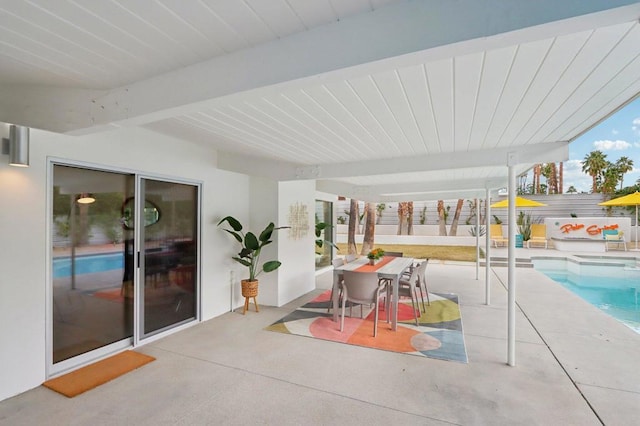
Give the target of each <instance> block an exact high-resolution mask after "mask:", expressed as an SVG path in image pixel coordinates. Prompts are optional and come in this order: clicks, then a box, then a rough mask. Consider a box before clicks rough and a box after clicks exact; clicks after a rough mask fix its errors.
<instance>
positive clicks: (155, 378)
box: [0, 250, 640, 425]
mask: <svg viewBox="0 0 640 426" xmlns="http://www.w3.org/2000/svg"><path fill="white" fill-rule="evenodd" d="M505 252H506V251H505ZM524 252H526V253H528V254H531V253H536V252H537V251H535V250H528V251H527V250H524V251H523V253H524ZM541 252H543V253H544V254H545V255H549V254H550V253H552V252H555V251H554V250H542V251H541ZM523 253H520V252H519V253H518V256H519V257H520V256H525V255H527V254H526V253H524V254H523ZM555 253H557V252H555ZM492 255H493V256H499V255H500V251H499V250H494V252H493V253H492ZM618 255H619V253H618ZM427 272H428V275H427V276H428V279H429V287H430V291H431V292H436V293H438V292H451V293H457V294H458V295H459V296H460V302H461V310H462V320H463V326H464V334H465V342H466V346H467V351H468V355H469V363H468V364H462V363H457V362H448V361H441V360H436V359H429V358H423V357H415V356H409V355H401V354H396V353H392V352H385V351H379V350H374V349H367V348H362V347H358V346H351V345H346V344H339V343H334V342H327V341H322V340H317V339H311V338H305V337H300V336H294V335H286V334H280V333H274V332H269V331H264V330H263V329H264V327H266V326H267V325H269V324H271V323H273V322H274V321H276V320H278V319H279V318H281V317H283V316H284V315H286V314H287V313H289V312H290V311H292V310H293V309H295V308H296V307H298V306H299V305H302V304H303V303H305V302H307V301H308V300H310V299H311V298H313V297H314V296H315V295H316V294H318V293H319V292H321V291H322V289H325V288H329V287H330V283H331V273H330V272H329V273H325V274H322V275H319V276H318V278H317V287H318V290H316V291H314V292H312V293H310V294H307V295H305V296H304V297H301V298H300V299H298V300H296V301H294V302H292V303H290V304H288V305H286V306H283V307H281V308H273V307H266V306H263V307H261V309H260V313H255V312H254V311H251V312H248V313H247V314H246V315H244V316H243V315H241V314H240V313H238V312H231V313H228V314H225V315H222V316H220V317H218V318H215V319H212V320H210V321H206V322H203V323H200V324H198V325H195V326H193V327H190V328H188V329H186V330H183V331H181V332H178V333H176V334H173V335H171V336H169V337H166V338H163V339H161V340H158V341H156V342H154V343H151V344H148V345H145V346H142V347H140V348H138V350H139V351H141V352H144V353H147V354H150V355H152V356H155V357H156V358H157V360H156V361H155V362H152V363H151V364H148V365H146V366H144V367H143V368H140V369H138V370H136V371H133V372H131V373H129V374H126V375H125V376H122V377H120V378H118V379H115V380H113V381H111V382H109V383H107V384H105V385H102V386H100V387H98V388H96V389H93V390H91V391H89V392H86V393H84V394H82V395H80V396H77V397H75V398H73V399H68V398H66V397H64V396H62V395H59V394H57V393H55V392H53V391H50V390H48V389H46V388H44V387H39V388H36V389H33V390H31V391H28V392H25V393H23V394H21V395H18V396H16V397H13V398H10V399H8V400H5V401H3V402H0V423H2V424H10V425H34V424H47V425H103V424H104V425H106V424H109V425H120V424H122V425H125V424H127V425H131V424H135V425H146V424H149V425H151V424H153V425H162V424H177V425H200V424H203V425H204V424H206V425H211V424H225V425H227V424H232V425H234V424H238V425H240V424H274V425H275V424H277V425H283V424H287V425H288V424H291V425H294V424H295V425H298V424H340V425H345V424H387V425H388V424H420V425H441V424H462V425H474V424H485V425H503V424H508V425H514V424H527V425H529V424H531V425H535V424H540V425H590V424H603V423H604V424H608V425H627V424H628V425H632V424H634V425H635V424H637V422H638V420H637V416H638V415H637V412H638V407H640V369H639V368H637V367H638V356H639V355H640V335H639V334H636V333H635V332H633V331H632V330H630V329H628V328H627V327H625V326H624V325H622V324H621V323H619V322H617V321H616V320H614V319H613V318H611V317H609V316H607V315H606V314H604V313H602V312H601V311H599V310H598V309H596V308H594V307H592V306H591V305H589V304H587V303H586V302H584V301H583V300H582V299H580V298H579V297H577V296H575V295H573V294H572V293H570V292H569V291H567V290H565V289H564V288H562V287H561V286H560V285H558V284H556V283H554V282H553V281H551V280H550V279H548V278H546V277H545V276H543V275H542V274H540V273H538V272H537V271H535V270H533V269H530V268H518V269H517V286H518V290H517V294H518V295H517V304H518V313H517V317H516V321H517V325H516V329H517V331H516V337H517V345H516V364H517V365H516V366H515V367H509V366H507V365H506V356H507V342H506V334H507V310H506V301H507V292H506V289H505V287H504V285H506V282H507V268H499V267H496V268H493V270H492V300H491V304H490V305H488V306H487V305H485V296H484V294H485V292H484V289H485V285H484V268H480V280H476V279H475V273H476V269H475V265H473V264H471V265H470V264H445V263H442V262H440V263H439V262H437V261H433V262H430V264H429V266H428V268H427ZM503 283H505V284H504V285H503ZM240 312H241V310H240Z"/></svg>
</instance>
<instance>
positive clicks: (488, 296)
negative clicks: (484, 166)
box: [484, 188, 491, 305]
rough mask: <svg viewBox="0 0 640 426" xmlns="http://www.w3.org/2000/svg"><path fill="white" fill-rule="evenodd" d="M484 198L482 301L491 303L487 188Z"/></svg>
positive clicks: (489, 199) (489, 220)
mask: <svg viewBox="0 0 640 426" xmlns="http://www.w3.org/2000/svg"><path fill="white" fill-rule="evenodd" d="M485 192H486V193H485V198H486V201H485V203H486V207H485V208H486V210H487V214H486V215H485V219H484V221H485V224H486V225H485V226H486V232H485V234H484V236H485V248H484V258H485V271H484V287H485V288H484V303H485V305H489V304H491V232H490V229H491V191H489V189H488V188H487V189H486V191H485Z"/></svg>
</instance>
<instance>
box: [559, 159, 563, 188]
mask: <svg viewBox="0 0 640 426" xmlns="http://www.w3.org/2000/svg"><path fill="white" fill-rule="evenodd" d="M563 192H564V162H562V161H561V162H560V167H559V168H558V193H559V194H562V193H563Z"/></svg>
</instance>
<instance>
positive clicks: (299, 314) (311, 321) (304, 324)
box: [266, 290, 468, 363]
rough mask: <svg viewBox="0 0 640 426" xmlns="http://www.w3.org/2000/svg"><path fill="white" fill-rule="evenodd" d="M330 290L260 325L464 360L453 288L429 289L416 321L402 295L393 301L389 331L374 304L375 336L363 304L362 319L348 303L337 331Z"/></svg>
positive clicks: (368, 311) (407, 351)
mask: <svg viewBox="0 0 640 426" xmlns="http://www.w3.org/2000/svg"><path fill="white" fill-rule="evenodd" d="M330 295H331V291H330V290H329V291H326V292H324V293H323V294H321V295H319V296H318V297H316V298H315V299H313V300H312V301H311V302H309V303H307V304H306V305H304V306H301V307H300V308H298V309H296V310H295V311H293V312H292V313H291V314H289V315H287V316H286V317H284V318H282V319H280V320H279V321H276V322H275V323H273V324H271V325H270V326H269V327H267V328H266V330H270V331H276V332H280V333H288V334H295V335H298V336H306V337H313V338H317V339H323V340H330V341H333V342H339V343H348V344H351V345H358V346H365V347H368V348H374V349H381V350H387V351H393V352H400V353H405V354H410V355H416V356H423V357H428V358H437V359H442V360H447V361H458V362H463V363H466V362H468V360H467V351H466V348H465V345H464V335H463V332H462V317H461V316H460V307H459V306H458V296H457V295H455V294H434V293H430V298H431V305H430V306H427V312H426V313H423V312H421V316H420V317H419V319H418V324H419V325H418V326H416V324H415V319H414V317H413V315H412V313H411V310H412V309H413V308H412V307H411V301H410V300H408V303H407V302H405V301H402V303H399V304H398V330H397V331H395V332H394V331H391V324H389V323H387V322H386V317H385V312H384V311H383V310H380V317H379V322H378V336H377V337H373V318H374V312H373V310H372V309H369V308H368V307H365V313H364V319H361V318H360V306H354V307H353V317H349V316H348V315H349V309H347V310H346V315H347V316H346V317H345V321H344V331H343V332H342V333H341V332H340V323H339V322H337V323H336V322H333V312H331V313H327V307H328V306H329V305H330V304H331V300H329V297H330Z"/></svg>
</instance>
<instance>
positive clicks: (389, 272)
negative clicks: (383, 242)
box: [332, 256, 414, 331]
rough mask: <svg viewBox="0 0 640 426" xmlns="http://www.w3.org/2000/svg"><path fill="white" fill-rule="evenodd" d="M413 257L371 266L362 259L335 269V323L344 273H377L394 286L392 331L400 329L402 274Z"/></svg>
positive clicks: (394, 259)
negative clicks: (399, 305) (399, 296)
mask: <svg viewBox="0 0 640 426" xmlns="http://www.w3.org/2000/svg"><path fill="white" fill-rule="evenodd" d="M413 260H414V259H413V258H412V257H391V256H385V257H383V258H382V259H381V260H380V262H379V263H378V264H375V265H370V264H369V259H368V258H366V257H361V258H359V259H356V260H354V261H351V262H349V263H345V264H344V265H341V266H338V267H335V268H334V269H333V299H332V304H333V321H335V322H338V310H339V308H340V294H339V293H340V290H339V283H340V280H341V279H342V275H343V272H344V271H356V272H362V273H376V274H378V278H380V279H388V280H389V281H390V283H391V286H392V293H391V301H392V303H391V329H392V330H393V331H396V330H397V328H398V286H399V283H400V277H401V276H402V274H403V273H404V272H405V271H406V270H407V269H409V268H410V267H411V266H412V265H413Z"/></svg>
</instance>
